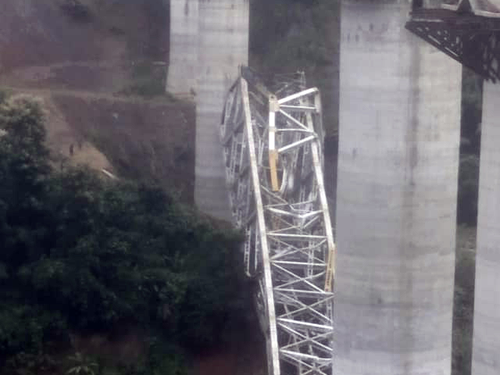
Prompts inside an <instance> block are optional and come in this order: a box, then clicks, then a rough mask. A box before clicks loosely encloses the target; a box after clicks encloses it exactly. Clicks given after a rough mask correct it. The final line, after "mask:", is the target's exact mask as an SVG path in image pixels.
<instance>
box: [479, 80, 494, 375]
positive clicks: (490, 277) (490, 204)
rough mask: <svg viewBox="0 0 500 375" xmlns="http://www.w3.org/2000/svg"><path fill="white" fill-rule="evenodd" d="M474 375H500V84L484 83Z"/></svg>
mask: <svg viewBox="0 0 500 375" xmlns="http://www.w3.org/2000/svg"><path fill="white" fill-rule="evenodd" d="M481 132H482V133H481V169H480V176H479V206H478V220H477V254H476V286H475V296H474V339H473V354H472V375H498V374H500V85H498V84H496V85H495V84H492V83H490V82H485V84H484V94H483V121H482V127H481Z"/></svg>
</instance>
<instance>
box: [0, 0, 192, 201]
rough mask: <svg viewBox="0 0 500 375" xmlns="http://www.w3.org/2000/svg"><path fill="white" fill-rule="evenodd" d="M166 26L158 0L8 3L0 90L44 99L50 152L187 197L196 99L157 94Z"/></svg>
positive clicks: (0, 48)
mask: <svg viewBox="0 0 500 375" xmlns="http://www.w3.org/2000/svg"><path fill="white" fill-rule="evenodd" d="M168 34H169V30H168V7H167V6H165V3H164V2H162V1H149V0H138V1H131V0H121V1H117V0H115V1H107V2H104V1H99V0H81V1H79V2H75V1H73V0H21V1H5V2H2V4H0V88H2V89H4V90H5V89H6V90H10V91H13V92H25V93H26V92H27V93H30V94H32V95H34V96H37V97H40V98H42V99H43V101H44V103H45V109H46V115H47V119H48V121H47V126H48V140H49V146H50V147H51V149H52V152H53V153H54V154H55V155H56V156H57V157H62V158H63V159H67V162H69V163H73V164H75V163H85V164H88V165H90V166H92V167H93V168H96V169H99V170H101V169H103V168H104V169H106V170H109V171H112V172H113V173H117V174H119V175H120V176H123V177H127V178H133V179H139V180H147V181H151V180H154V181H156V182H159V183H160V184H161V185H162V186H163V187H164V188H166V189H167V190H170V191H175V192H176V194H178V195H179V196H180V197H181V198H182V199H183V200H185V201H188V202H189V201H191V200H192V185H193V173H194V166H193V165H194V164H193V163H194V149H193V144H194V106H193V105H192V104H191V103H185V102H182V101H175V100H173V99H172V98H170V97H168V96H165V95H164V94H163V92H164V87H165V77H166V64H165V62H166V61H168ZM153 96H154V97H155V98H154V99H151V98H152V97H153Z"/></svg>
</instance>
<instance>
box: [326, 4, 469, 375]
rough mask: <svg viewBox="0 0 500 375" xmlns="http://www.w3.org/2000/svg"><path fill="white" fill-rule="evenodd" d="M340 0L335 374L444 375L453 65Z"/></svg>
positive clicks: (391, 8) (454, 127)
mask: <svg viewBox="0 0 500 375" xmlns="http://www.w3.org/2000/svg"><path fill="white" fill-rule="evenodd" d="M409 8H410V4H409V1H406V0H386V1H369V0H343V1H342V23H341V30H342V31H341V49H340V51H341V55H340V59H341V62H340V134H339V137H340V138H339V140H340V142H339V167H338V168H339V172H338V173H339V174H338V190H337V242H338V260H337V268H336V278H335V298H336V299H335V309H334V310H335V311H334V315H335V354H334V368H335V374H336V375H367V374H369V375H417V374H418V375H449V374H450V372H451V338H452V335H451V333H452V331H451V327H452V310H453V277H454V252H455V231H456V202H457V177H458V157H459V138H460V95H461V66H460V65H459V64H458V63H456V62H454V61H452V60H451V59H449V58H448V57H446V56H445V55H444V54H442V53H440V52H439V51H437V50H435V49H434V48H433V47H431V46H429V45H426V44H425V43H424V42H422V41H420V40H418V39H417V38H416V37H415V36H413V35H411V34H410V33H409V32H407V31H406V30H405V29H404V24H405V21H406V19H407V15H408V12H409V10H410V9H409Z"/></svg>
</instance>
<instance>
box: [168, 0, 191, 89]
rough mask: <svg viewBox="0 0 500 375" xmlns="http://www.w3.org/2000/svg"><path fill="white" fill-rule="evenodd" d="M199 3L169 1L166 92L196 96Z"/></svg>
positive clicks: (181, 0)
mask: <svg viewBox="0 0 500 375" xmlns="http://www.w3.org/2000/svg"><path fill="white" fill-rule="evenodd" d="M198 2H199V1H198V0H170V62H169V67H168V77H167V91H168V92H170V93H172V94H175V95H181V96H185V97H193V96H194V94H195V93H196V88H197V85H196V78H197V71H198V69H197V68H198V21H199V19H198Z"/></svg>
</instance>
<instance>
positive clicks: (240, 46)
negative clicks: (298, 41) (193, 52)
mask: <svg viewBox="0 0 500 375" xmlns="http://www.w3.org/2000/svg"><path fill="white" fill-rule="evenodd" d="M248 5H249V3H248V0H200V3H199V20H200V22H199V37H198V55H199V65H198V93H197V97H196V104H197V105H196V166H195V203H196V205H197V206H198V207H199V208H200V210H201V211H203V212H205V213H208V214H211V215H213V216H214V217H217V218H220V219H226V220H229V219H231V216H230V211H229V200H228V196H227V189H226V175H225V170H224V167H223V164H222V160H223V158H222V146H221V144H220V137H219V124H220V121H221V116H222V111H223V108H224V102H225V100H226V95H227V92H228V90H229V88H230V86H231V85H232V84H233V82H234V80H235V79H236V77H237V75H238V67H239V65H248V35H249V7H248Z"/></svg>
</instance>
